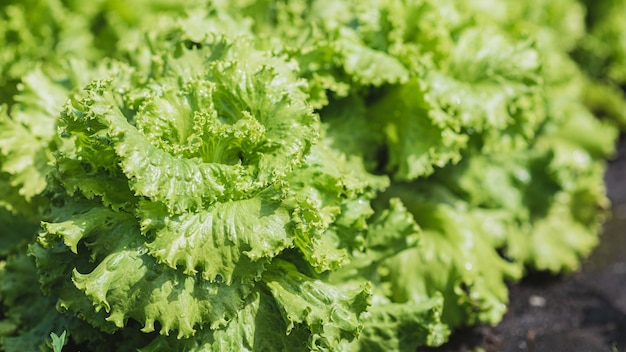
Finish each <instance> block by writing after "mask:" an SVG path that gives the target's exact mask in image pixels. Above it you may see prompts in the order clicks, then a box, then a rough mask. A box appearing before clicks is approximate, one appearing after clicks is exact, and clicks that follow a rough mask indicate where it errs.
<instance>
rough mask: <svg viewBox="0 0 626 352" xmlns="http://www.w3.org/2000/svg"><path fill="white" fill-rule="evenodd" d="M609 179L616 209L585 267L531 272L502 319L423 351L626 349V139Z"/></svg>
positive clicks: (513, 290)
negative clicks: (562, 271) (570, 271)
mask: <svg viewBox="0 0 626 352" xmlns="http://www.w3.org/2000/svg"><path fill="white" fill-rule="evenodd" d="M605 179H606V182H607V194H608V196H609V198H610V199H611V201H612V204H613V206H612V211H611V214H610V216H609V218H608V219H607V221H606V223H605V225H604V232H603V234H602V237H601V241H600V244H599V246H598V247H597V248H596V249H595V251H594V252H593V253H592V255H591V256H590V257H589V258H588V259H587V260H586V261H585V263H584V264H583V267H582V269H581V270H580V271H579V272H576V273H574V274H570V275H567V276H553V275H549V274H546V273H532V274H530V275H529V276H528V277H527V278H526V279H524V280H523V281H522V282H520V283H516V284H511V285H510V296H509V299H510V303H509V310H508V312H507V314H506V315H505V316H504V319H503V320H502V322H501V323H500V324H498V325H497V326H475V327H471V328H467V329H463V330H460V331H456V332H455V333H454V334H453V336H452V338H451V340H450V342H448V343H447V344H445V345H444V346H442V347H440V348H436V349H424V350H423V351H429V352H465V351H467V352H469V351H476V352H478V351H485V352H495V351H502V352H514V351H515V352H519V351H523V352H544V351H545V352H561V351H563V352H602V351H606V352H618V351H619V352H626V140H624V139H623V140H622V141H621V142H620V144H619V146H618V152H617V154H616V156H615V157H614V159H613V160H611V161H610V162H609V165H608V169H607V173H606V177H605ZM420 351H422V349H420Z"/></svg>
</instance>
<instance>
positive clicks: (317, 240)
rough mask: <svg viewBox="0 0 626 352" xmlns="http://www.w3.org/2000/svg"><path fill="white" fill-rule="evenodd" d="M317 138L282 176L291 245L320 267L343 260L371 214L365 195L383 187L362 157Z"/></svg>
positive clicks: (329, 267) (381, 179) (331, 266)
mask: <svg viewBox="0 0 626 352" xmlns="http://www.w3.org/2000/svg"><path fill="white" fill-rule="evenodd" d="M327 142H329V141H328V140H326V139H324V140H323V142H322V143H320V144H318V145H316V146H314V147H313V148H312V150H311V153H310V154H309V155H308V156H307V158H306V161H305V165H304V166H302V167H301V168H299V169H298V170H297V171H296V172H294V173H293V174H292V175H290V176H289V177H288V178H287V180H288V182H289V183H290V185H291V187H290V189H291V190H292V191H293V192H294V198H295V202H296V204H295V205H294V208H295V211H294V223H295V231H296V239H295V245H296V247H297V248H298V249H300V251H301V252H302V254H303V255H304V257H305V258H306V259H307V261H308V262H309V263H310V264H311V265H312V266H313V267H314V268H315V269H316V270H317V271H319V272H322V271H326V270H334V269H337V268H338V267H340V266H341V265H343V264H345V263H346V261H347V260H348V258H349V251H350V250H351V249H352V248H354V247H359V246H360V244H359V241H360V239H359V236H360V234H359V231H360V232H363V230H365V229H366V228H367V225H366V220H367V218H369V217H370V216H371V215H372V214H373V210H372V209H371V208H370V206H369V203H368V202H369V200H370V199H371V198H372V197H373V196H374V195H375V193H376V192H377V191H379V190H381V189H384V188H385V187H386V186H387V184H388V180H387V178H386V177H381V176H375V175H372V174H369V173H368V172H367V171H365V169H364V167H363V164H362V159H360V158H359V157H357V156H352V157H347V156H345V155H343V154H341V153H339V152H338V151H336V150H334V149H332V148H330V147H329V146H327V145H326V143H327Z"/></svg>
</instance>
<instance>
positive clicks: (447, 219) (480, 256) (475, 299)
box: [381, 184, 522, 327]
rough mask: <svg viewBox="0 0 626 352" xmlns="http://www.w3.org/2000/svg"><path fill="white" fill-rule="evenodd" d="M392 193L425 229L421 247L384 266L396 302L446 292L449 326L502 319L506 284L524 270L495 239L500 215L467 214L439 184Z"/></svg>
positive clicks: (444, 318) (392, 190)
mask: <svg viewBox="0 0 626 352" xmlns="http://www.w3.org/2000/svg"><path fill="white" fill-rule="evenodd" d="M388 195H389V196H393V197H401V199H402V200H403V201H404V202H405V203H406V204H407V208H408V209H409V210H410V211H411V213H412V214H413V215H414V216H415V219H416V221H417V223H418V224H419V225H420V227H422V229H423V235H422V236H421V237H420V245H419V246H417V247H414V248H408V249H406V250H404V251H401V252H399V253H398V254H397V255H395V256H394V257H392V258H389V259H388V260H387V261H385V262H384V263H383V264H382V265H381V267H382V268H384V269H383V270H384V271H383V273H384V274H381V275H383V277H382V279H381V280H382V281H383V282H387V283H388V284H389V285H390V288H389V295H390V298H391V300H392V301H394V302H406V301H411V302H421V301H424V300H427V299H428V298H429V297H434V296H436V295H437V294H439V293H442V294H443V296H444V307H443V312H442V321H443V322H445V323H446V324H449V325H450V326H453V327H455V326H458V325H460V324H464V323H468V322H469V323H470V324H471V323H472V322H476V321H481V322H488V323H496V322H497V321H499V320H500V319H501V317H502V315H503V314H504V312H505V310H506V302H507V300H508V292H507V288H506V285H505V282H506V281H507V280H513V279H518V278H520V276H521V274H522V267H521V265H520V264H519V263H509V262H507V260H505V259H504V258H502V257H501V256H500V255H499V253H498V252H497V247H498V242H497V241H496V240H497V237H496V236H494V237H493V238H492V237H490V236H491V234H490V233H491V232H492V231H494V230H497V228H495V229H494V225H497V224H498V221H497V217H494V216H493V215H491V214H489V213H486V214H481V213H479V212H471V211H467V210H466V208H465V205H464V204H463V203H462V202H459V201H457V200H455V197H454V196H452V195H451V194H450V193H448V192H447V191H446V190H445V189H443V188H440V187H437V186H436V185H434V184H430V185H426V184H424V185H423V186H418V185H410V184H409V185H404V186H400V185H398V186H395V187H391V188H390V189H389V190H388Z"/></svg>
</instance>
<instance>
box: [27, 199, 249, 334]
mask: <svg viewBox="0 0 626 352" xmlns="http://www.w3.org/2000/svg"><path fill="white" fill-rule="evenodd" d="M68 206H72V205H68ZM73 207H74V208H75V209H74V210H73V211H71V212H68V210H70V209H59V210H60V211H63V210H64V212H65V213H67V214H71V213H74V215H70V216H69V217H67V218H66V219H64V220H63V221H59V220H60V219H58V220H57V221H56V222H54V223H47V224H45V225H44V229H45V232H44V233H43V234H42V235H41V238H40V239H39V243H40V244H41V246H42V247H37V249H36V250H35V251H34V254H35V256H37V257H38V260H39V269H40V270H47V267H48V265H54V258H51V259H48V258H46V257H47V256H48V254H46V253H45V252H44V249H45V248H51V249H54V248H58V244H57V240H55V239H56V238H59V239H62V240H63V242H65V244H66V245H67V246H68V247H69V248H72V249H75V248H76V247H77V244H78V243H79V241H87V242H86V246H87V247H86V248H81V251H79V252H78V253H77V254H78V255H82V256H83V257H85V256H87V257H91V258H92V259H93V260H97V262H96V263H95V266H94V264H86V263H84V262H83V263H81V260H77V259H73V261H74V262H75V264H74V265H76V267H74V268H72V269H71V270H72V272H70V273H67V272H59V270H55V271H52V272H51V273H50V277H49V278H48V279H47V280H50V281H51V282H50V283H46V285H50V286H51V290H52V293H54V294H55V295H58V296H59V298H60V300H61V302H62V303H61V304H62V306H64V307H65V308H67V309H72V310H74V309H77V308H78V309H84V307H85V306H86V305H87V303H86V302H87V301H85V300H86V299H88V300H89V301H91V304H93V308H92V309H90V310H89V311H86V310H83V311H80V313H81V315H82V316H83V318H84V319H86V320H88V321H90V322H92V324H94V325H100V324H104V325H105V326H107V325H109V327H108V328H114V327H116V328H121V327H124V326H125V324H126V320H127V319H129V318H132V319H135V320H137V321H139V322H141V323H143V324H144V327H143V329H142V330H143V331H145V332H150V331H153V330H154V329H155V322H158V323H159V325H160V329H161V331H160V332H161V333H162V334H168V333H169V331H170V330H175V331H178V336H179V337H187V336H190V335H192V334H193V333H194V332H195V329H194V328H195V327H196V326H198V325H203V324H209V325H211V326H212V327H214V328H215V327H218V326H220V325H223V324H225V321H226V319H230V317H232V316H234V314H235V312H236V311H237V309H238V308H239V306H240V305H241V304H242V297H245V295H246V293H245V291H246V289H245V288H244V287H242V286H240V285H232V286H226V285H224V284H218V283H215V284H214V283H210V282H208V281H204V280H202V279H201V278H198V277H195V276H187V275H184V274H182V273H179V272H177V271H175V270H171V269H167V268H163V267H162V266H161V265H159V264H157V263H156V261H155V260H154V259H153V258H151V257H150V256H148V255H146V251H147V249H146V248H145V247H144V245H143V237H142V235H141V231H140V229H139V225H138V224H137V222H136V220H135V218H134V216H132V215H131V214H127V213H123V212H121V213H116V212H114V211H112V210H109V209H106V208H92V207H93V203H84V204H83V205H82V206H81V205H78V204H77V205H76V206H73ZM81 208H82V209H81ZM81 247H82V246H81ZM90 248H93V249H90ZM82 251H86V252H87V253H85V254H83V253H82ZM61 253H62V252H59V254H54V256H58V255H61ZM65 255H66V256H69V257H70V260H72V258H71V257H73V256H75V255H72V254H70V253H69V252H65ZM70 263H71V262H70ZM69 265H70V266H71V265H72V264H69ZM81 271H82V273H81ZM85 271H87V272H85ZM53 273H54V274H57V275H58V276H57V277H54V276H53ZM68 276H70V277H71V281H73V282H74V285H75V286H76V288H78V289H79V290H81V291H83V292H84V296H82V295H81V296H79V295H75V294H72V292H74V293H75V290H66V289H65V288H63V287H62V289H61V290H58V291H56V290H54V286H55V285H56V284H55V283H54V281H57V282H60V283H62V282H63V281H64V280H68ZM44 287H46V286H44ZM173 298H175V299H173ZM77 300H78V301H77ZM80 300H82V301H80ZM101 310H103V311H105V312H106V314H105V315H106V319H105V320H106V321H100V320H99V319H101V317H102V314H103V313H101V314H98V313H99V312H100V311H101ZM180 312H183V314H179V313H180ZM111 324H112V325H113V326H110V325H111Z"/></svg>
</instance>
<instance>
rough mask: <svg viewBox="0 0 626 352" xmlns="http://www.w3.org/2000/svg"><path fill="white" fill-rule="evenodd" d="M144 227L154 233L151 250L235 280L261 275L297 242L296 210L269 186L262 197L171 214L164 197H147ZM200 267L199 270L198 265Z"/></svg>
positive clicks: (208, 275)
mask: <svg viewBox="0 0 626 352" xmlns="http://www.w3.org/2000/svg"><path fill="white" fill-rule="evenodd" d="M138 215H139V217H140V219H141V226H142V232H143V233H144V234H146V235H147V236H148V237H149V238H150V237H153V236H154V239H153V240H151V241H150V242H148V243H147V244H146V246H147V248H148V249H149V251H150V254H151V255H152V256H153V257H155V258H157V259H158V260H159V261H160V262H163V263H166V264H167V265H169V266H171V267H172V268H174V269H175V268H176V267H177V265H180V266H181V267H182V268H184V269H185V270H184V271H185V273H186V274H194V273H195V272H196V271H199V272H200V273H202V277H203V278H204V279H205V280H211V281H217V282H224V283H225V284H227V285H230V284H231V283H232V282H233V279H234V278H235V279H236V280H237V281H241V282H251V281H252V280H258V278H259V277H260V275H261V273H262V272H263V271H264V268H263V264H264V263H268V262H269V260H270V259H271V258H273V257H275V256H276V255H277V254H279V253H280V252H281V251H282V250H284V249H285V248H288V247H292V246H293V239H292V235H291V225H290V221H291V215H290V211H289V210H288V209H286V208H285V205H284V204H282V203H281V199H280V191H277V190H275V189H272V188H268V189H267V190H264V191H263V192H261V193H259V194H258V195H257V196H256V197H254V198H250V199H242V200H237V201H232V202H226V203H216V204H214V205H213V206H212V207H211V208H209V209H207V210H201V211H198V212H195V213H183V214H180V215H169V214H168V213H167V211H166V209H164V208H159V206H158V203H157V204H155V203H150V202H142V203H141V204H140V206H139V210H138ZM196 268H197V269H198V270H196Z"/></svg>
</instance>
